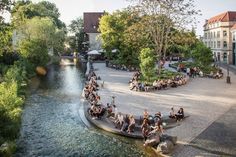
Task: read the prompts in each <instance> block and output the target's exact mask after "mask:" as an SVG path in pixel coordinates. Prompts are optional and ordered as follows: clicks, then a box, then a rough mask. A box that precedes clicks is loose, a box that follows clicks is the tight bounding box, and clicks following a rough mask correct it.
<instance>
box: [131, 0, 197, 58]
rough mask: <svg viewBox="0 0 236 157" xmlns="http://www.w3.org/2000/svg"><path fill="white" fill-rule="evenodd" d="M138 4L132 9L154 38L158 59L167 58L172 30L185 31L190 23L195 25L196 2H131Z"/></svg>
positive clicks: (161, 0)
mask: <svg viewBox="0 0 236 157" xmlns="http://www.w3.org/2000/svg"><path fill="white" fill-rule="evenodd" d="M131 1H134V2H136V5H134V6H133V7H132V8H133V9H134V10H138V12H139V14H140V16H144V17H143V20H142V22H141V23H142V24H143V27H145V28H146V29H147V30H148V34H149V36H150V37H151V38H152V42H153V44H154V50H155V52H156V55H157V57H158V58H159V59H160V58H163V57H164V58H165V56H166V50H167V48H168V45H169V44H170V42H171V37H172V33H173V31H172V29H173V28H175V29H178V30H181V29H183V28H184V27H185V26H186V25H188V24H189V23H191V24H194V23H193V21H194V15H196V14H198V12H199V11H196V10H195V9H194V0H181V1H180V0H168V1H167V0H131Z"/></svg>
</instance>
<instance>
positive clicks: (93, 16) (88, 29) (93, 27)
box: [84, 12, 104, 33]
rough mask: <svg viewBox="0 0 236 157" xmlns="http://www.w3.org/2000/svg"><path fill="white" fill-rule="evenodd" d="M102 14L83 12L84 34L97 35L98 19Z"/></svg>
mask: <svg viewBox="0 0 236 157" xmlns="http://www.w3.org/2000/svg"><path fill="white" fill-rule="evenodd" d="M103 14H104V12H85V13H84V32H85V33H98V25H99V19H100V18H101V17H102V16H103Z"/></svg>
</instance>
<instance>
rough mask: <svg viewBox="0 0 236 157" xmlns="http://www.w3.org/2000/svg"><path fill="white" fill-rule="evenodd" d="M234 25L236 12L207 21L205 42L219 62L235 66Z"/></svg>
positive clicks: (229, 12) (226, 13) (223, 14)
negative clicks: (233, 50)
mask: <svg viewBox="0 0 236 157" xmlns="http://www.w3.org/2000/svg"><path fill="white" fill-rule="evenodd" d="M234 24H236V11H228V12H225V13H222V14H220V15H217V16H214V17H212V18H210V19H208V20H206V23H205V25H204V38H203V42H204V43H205V45H207V46H208V47H210V48H211V50H212V51H213V55H214V58H215V60H217V61H220V62H224V63H227V64H233V52H232V49H233V48H232V46H233V44H232V40H233V38H232V32H231V29H232V27H233V26H234Z"/></svg>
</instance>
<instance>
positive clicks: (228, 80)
mask: <svg viewBox="0 0 236 157" xmlns="http://www.w3.org/2000/svg"><path fill="white" fill-rule="evenodd" d="M227 59H228V64H227V77H226V83H228V84H230V76H229V53H228V57H227Z"/></svg>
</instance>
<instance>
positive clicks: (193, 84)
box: [94, 63, 236, 157]
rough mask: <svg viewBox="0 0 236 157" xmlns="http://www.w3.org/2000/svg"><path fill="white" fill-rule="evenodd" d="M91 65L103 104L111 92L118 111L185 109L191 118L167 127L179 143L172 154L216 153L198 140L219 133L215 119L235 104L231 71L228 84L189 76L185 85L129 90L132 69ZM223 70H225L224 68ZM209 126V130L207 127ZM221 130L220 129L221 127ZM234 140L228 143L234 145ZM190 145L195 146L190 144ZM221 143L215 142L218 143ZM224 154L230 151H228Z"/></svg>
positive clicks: (235, 84) (235, 83)
mask: <svg viewBox="0 0 236 157" xmlns="http://www.w3.org/2000/svg"><path fill="white" fill-rule="evenodd" d="M94 68H95V69H96V73H97V75H98V76H100V77H101V79H102V80H101V81H100V82H99V83H101V82H102V81H104V88H101V89H100V90H99V95H100V96H101V98H102V99H101V101H102V102H103V103H104V104H105V103H107V102H111V99H112V98H111V96H113V95H114V96H115V97H116V98H115V103H116V104H117V106H118V111H121V112H123V113H128V114H134V115H142V113H143V110H144V109H148V111H149V113H150V114H154V113H155V112H157V111H161V112H162V113H163V114H168V113H169V111H170V108H171V107H174V108H175V110H177V109H178V108H179V107H183V108H184V109H185V113H186V114H188V115H190V117H189V118H187V119H186V120H184V121H182V122H180V123H181V125H179V126H177V127H175V128H173V129H169V130H166V133H167V134H170V135H174V136H177V137H178V146H177V147H176V149H175V151H174V152H173V154H172V155H171V156H181V157H183V156H186V157H187V156H188V157H189V156H190V157H191V156H217V154H216V152H215V151H214V149H210V148H209V150H208V149H200V147H199V146H201V145H203V144H204V145H203V147H202V148H208V145H209V143H208V142H202V141H203V140H199V139H205V138H204V137H205V136H209V135H211V132H218V130H215V129H214V127H215V125H214V124H215V123H216V124H217V121H218V120H220V119H222V118H220V117H224V116H223V115H225V113H228V112H229V110H230V109H231V108H232V107H233V106H236V104H235V103H236V90H235V89H236V76H235V75H234V74H233V73H230V75H231V82H232V83H231V84H226V79H225V77H224V78H223V79H219V80H218V79H208V78H195V79H190V80H189V82H188V84H187V85H185V86H181V87H178V88H171V89H167V90H161V91H154V92H136V91H130V90H129V84H128V81H129V80H130V79H131V77H132V75H133V72H126V71H119V70H114V69H110V68H106V67H105V64H104V63H95V64H94ZM223 72H224V73H226V71H225V70H223ZM219 118H220V119H219ZM223 119H224V118H223ZM225 120H226V121H227V122H229V124H230V119H227V118H226V119H225ZM223 122H224V121H223ZM222 125H223V123H222ZM209 126H210V127H209ZM223 126H224V125H223ZM208 127H209V129H207V128H208ZM216 127H217V126H216ZM211 128H212V129H211ZM232 128H234V129H235V128H236V126H235V125H232ZM220 129H222V128H221V127H220V128H219V130H220ZM205 132H206V133H205ZM221 132H222V133H225V134H224V135H227V136H229V137H231V134H232V133H233V132H232V131H231V129H228V128H225V129H224V131H221ZM201 133H202V134H201ZM217 135H218V134H216V135H214V134H212V137H209V139H212V141H214V140H216V141H218V140H219V139H215V138H214V137H215V136H217ZM209 141H210V140H209ZM235 141H236V140H234V141H230V142H231V144H234V146H235V145H236V144H235ZM189 144H190V145H191V144H194V145H193V146H190V145H189ZM220 145H221V144H220V143H218V146H220ZM225 146H226V145H225ZM212 147H214V148H216V147H215V146H212ZM228 150H230V151H231V154H232V153H234V151H235V150H232V149H230V148H229V149H228ZM226 153H227V154H230V153H229V152H228V151H227V152H226ZM218 154H219V153H218ZM225 155H226V154H225Z"/></svg>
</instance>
